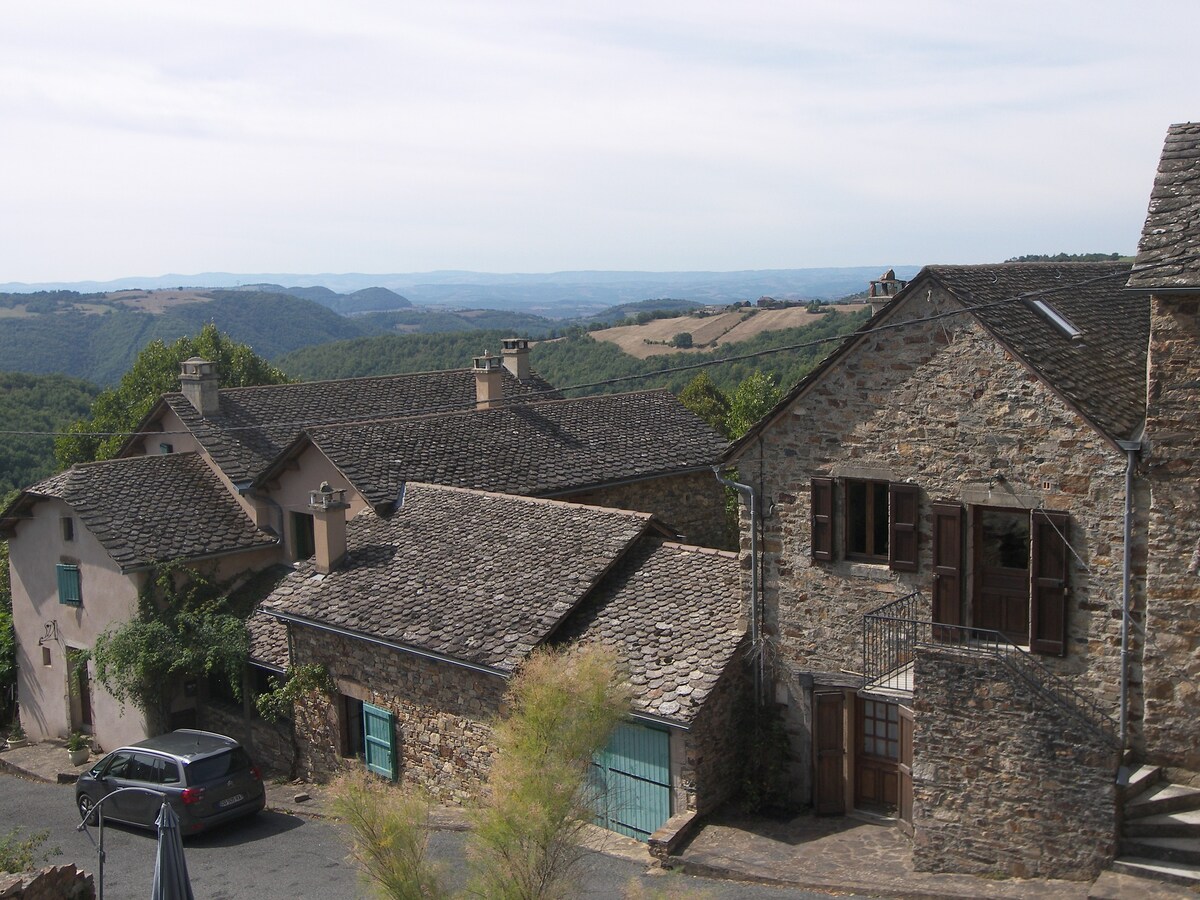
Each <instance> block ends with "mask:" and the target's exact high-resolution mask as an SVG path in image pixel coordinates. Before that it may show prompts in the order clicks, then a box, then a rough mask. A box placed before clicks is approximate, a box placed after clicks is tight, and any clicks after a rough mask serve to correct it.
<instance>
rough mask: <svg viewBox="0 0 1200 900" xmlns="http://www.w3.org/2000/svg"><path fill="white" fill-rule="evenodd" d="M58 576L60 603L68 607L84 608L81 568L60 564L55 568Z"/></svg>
mask: <svg viewBox="0 0 1200 900" xmlns="http://www.w3.org/2000/svg"><path fill="white" fill-rule="evenodd" d="M55 570H56V571H57V574H58V602H59V603H65V604H66V605H67V606H82V605H83V594H82V593H81V592H80V590H79V566H72V565H67V564H66V563H59V564H58V565H57V566H55Z"/></svg>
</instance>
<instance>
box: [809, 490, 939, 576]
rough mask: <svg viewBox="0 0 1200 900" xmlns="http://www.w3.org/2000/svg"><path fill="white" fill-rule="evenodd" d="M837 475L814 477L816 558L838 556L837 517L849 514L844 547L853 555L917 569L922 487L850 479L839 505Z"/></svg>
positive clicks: (902, 569) (903, 569)
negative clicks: (836, 552) (835, 521)
mask: <svg viewBox="0 0 1200 900" xmlns="http://www.w3.org/2000/svg"><path fill="white" fill-rule="evenodd" d="M834 484H835V482H834V479H832V478H814V479H812V485H811V488H812V493H811V504H812V506H811V513H812V558H813V559H814V560H816V561H831V560H833V559H836V558H837V557H836V554H835V548H834V536H835V534H836V529H835V524H834V519H835V516H836V515H842V516H844V517H845V521H844V522H843V527H842V547H843V551H844V553H845V556H846V558H847V559H856V560H865V561H868V562H886V563H887V564H888V565H889V566H890V567H891V568H892V569H893V570H894V571H897V572H915V571H917V535H918V531H919V529H918V515H919V513H920V510H919V506H920V503H919V500H920V491H919V489H918V488H917V486H916V485H915V484H904V483H899V482H888V481H868V480H864V479H846V480H845V481H844V482H843V483H842V492H841V500H842V504H841V507H840V511H835V497H836V493H837V492H836V491H835V490H834Z"/></svg>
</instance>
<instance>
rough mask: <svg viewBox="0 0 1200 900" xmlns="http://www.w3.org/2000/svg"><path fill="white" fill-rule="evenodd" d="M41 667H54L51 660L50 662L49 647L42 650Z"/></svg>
mask: <svg viewBox="0 0 1200 900" xmlns="http://www.w3.org/2000/svg"><path fill="white" fill-rule="evenodd" d="M42 665H43V666H51V665H54V663H53V662H51V660H50V648H49V647H43V648H42Z"/></svg>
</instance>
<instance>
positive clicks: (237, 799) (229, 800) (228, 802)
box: [217, 794, 246, 809]
mask: <svg viewBox="0 0 1200 900" xmlns="http://www.w3.org/2000/svg"><path fill="white" fill-rule="evenodd" d="M244 799H246V795H245V794H234V795H233V796H232V797H226V798H225V799H224V800H222V801H221V802H220V803H218V804H217V808H218V809H224V808H225V807H226V806H233V804H235V803H241V802H242V801H243V800H244Z"/></svg>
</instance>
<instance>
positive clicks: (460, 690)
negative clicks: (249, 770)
mask: <svg viewBox="0 0 1200 900" xmlns="http://www.w3.org/2000/svg"><path fill="white" fill-rule="evenodd" d="M289 630H290V632H291V636H292V642H293V644H292V663H293V665H305V664H312V663H315V664H319V665H324V666H326V667H327V668H328V670H329V672H330V674H331V675H332V676H333V680H334V682H335V684H336V685H337V689H338V691H340V692H341V693H342V694H345V695H346V696H350V697H355V698H357V699H359V700H363V701H365V702H367V703H370V704H372V705H373V706H378V707H380V708H382V709H386V710H389V711H390V712H392V713H393V714H394V715H395V716H396V748H397V754H398V757H399V758H398V768H399V778H400V781H401V782H403V783H405V784H411V785H418V786H420V787H421V788H422V789H424V790H425V791H427V792H428V793H429V794H430V796H431V797H433V798H434V799H435V800H438V801H441V802H447V803H463V802H465V801H467V800H469V799H471V798H472V797H474V796H476V795H478V793H479V792H480V789H481V788H482V786H483V784H484V782H485V780H486V778H487V773H488V767H489V766H490V765H491V759H492V756H493V755H494V753H495V752H496V751H495V744H494V741H493V737H492V729H491V726H490V724H489V723H490V722H491V721H492V720H493V719H494V718H495V717H496V716H497V715H499V713H500V708H501V699H502V697H503V695H504V692H505V690H506V688H507V685H508V683H507V681H505V680H504V679H503V678H500V677H499V676H495V675H488V674H485V673H481V672H475V671H472V670H470V669H465V668H463V667H461V666H455V665H451V664H449V663H443V662H437V661H434V660H429V659H425V658H423V657H419V656H416V655H414V654H411V653H404V652H402V651H399V650H392V649H389V648H387V647H381V646H379V645H377V644H372V643H368V642H367V641H360V640H355V639H352V638H347V637H344V636H342V635H338V634H332V633H330V632H325V631H318V630H316V629H312V628H305V627H303V626H297V625H291V626H289ZM341 717H342V711H341V709H340V708H339V704H338V703H337V701H336V699H331V698H328V697H325V696H315V697H312V698H310V699H309V700H308V701H307V702H305V703H303V704H301V705H298V707H297V709H296V720H295V726H296V729H297V735H298V736H299V737H300V755H299V759H298V760H297V767H298V769H299V771H300V773H301V774H302V775H304V776H305V777H307V778H311V779H313V780H317V781H324V780H327V779H328V778H330V777H331V776H333V775H335V774H337V772H339V771H340V770H342V769H344V768H346V767H348V766H352V765H359V763H356V762H355V761H354V760H351V759H347V758H345V757H343V756H342V747H343V737H342V723H341Z"/></svg>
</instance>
